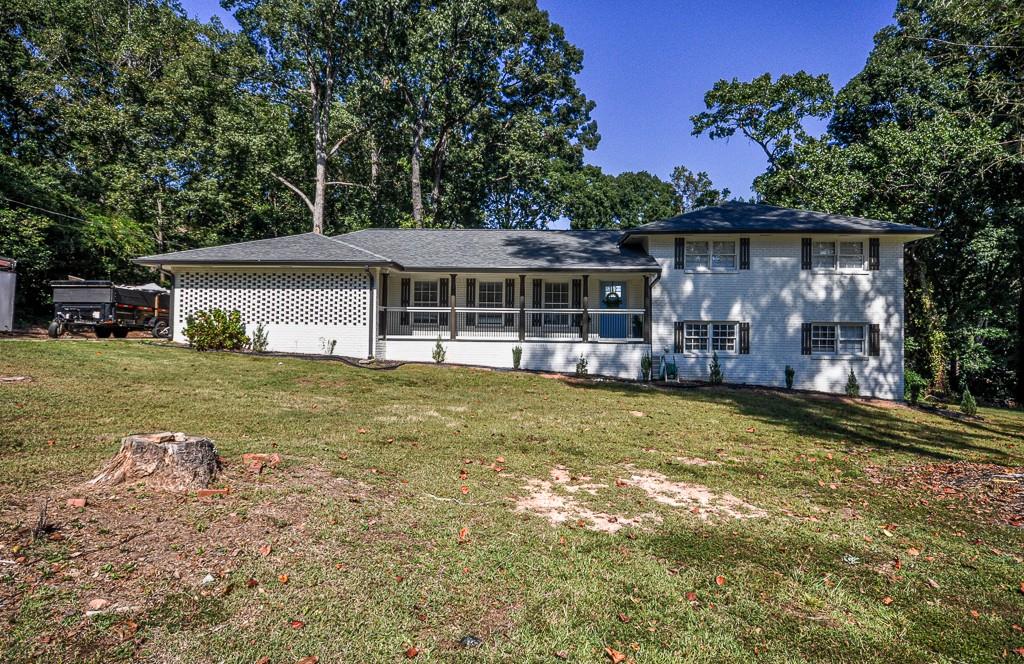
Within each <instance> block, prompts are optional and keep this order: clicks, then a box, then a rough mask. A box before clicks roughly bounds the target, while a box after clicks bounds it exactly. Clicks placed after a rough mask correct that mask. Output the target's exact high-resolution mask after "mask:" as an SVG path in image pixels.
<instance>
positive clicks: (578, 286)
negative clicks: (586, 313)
mask: <svg viewBox="0 0 1024 664" xmlns="http://www.w3.org/2000/svg"><path fill="white" fill-rule="evenodd" d="M572 308H573V309H581V308H583V282H582V281H580V280H579V279H573V280H572Z"/></svg>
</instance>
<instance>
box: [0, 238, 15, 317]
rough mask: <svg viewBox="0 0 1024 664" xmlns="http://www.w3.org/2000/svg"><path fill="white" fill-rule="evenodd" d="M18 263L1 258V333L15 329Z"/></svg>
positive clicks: (11, 259)
mask: <svg viewBox="0 0 1024 664" xmlns="http://www.w3.org/2000/svg"><path fill="white" fill-rule="evenodd" d="M17 265H18V261H16V260H14V259H13V258H4V257H3V256H0V332H10V331H11V329H12V328H13V327H14V286H15V281H17V276H18V275H17V273H16V272H15V271H14V270H15V268H16V267H17Z"/></svg>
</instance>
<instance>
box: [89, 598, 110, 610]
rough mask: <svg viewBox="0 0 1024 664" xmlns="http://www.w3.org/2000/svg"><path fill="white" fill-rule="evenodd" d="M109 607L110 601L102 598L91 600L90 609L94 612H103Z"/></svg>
mask: <svg viewBox="0 0 1024 664" xmlns="http://www.w3.org/2000/svg"><path fill="white" fill-rule="evenodd" d="M108 606H110V600H108V599H103V598H102V597H97V598H96V599H91V600H89V608H90V609H91V610H93V611H102V610H103V609H105V608H107V607H108Z"/></svg>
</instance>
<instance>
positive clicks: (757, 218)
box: [625, 203, 935, 237]
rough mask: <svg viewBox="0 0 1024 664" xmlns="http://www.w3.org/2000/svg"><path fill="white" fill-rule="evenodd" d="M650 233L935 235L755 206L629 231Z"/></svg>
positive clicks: (713, 210)
mask: <svg viewBox="0 0 1024 664" xmlns="http://www.w3.org/2000/svg"><path fill="white" fill-rule="evenodd" d="M651 233H679V234H685V233H854V234H858V233H864V234H871V235H890V234H892V235H934V234H935V231H934V230H931V229H928V228H922V227H920V226H911V225H910V224H897V223H893V222H889V221H878V220H876V219H863V218H861V217H847V216H843V215H838V214H825V213H824V212H811V211H809V210H794V209H792V208H782V207H775V206H773V205H761V204H756V203H725V204H723V205H715V206H713V207H706V208H701V209H699V210H693V211H692V212H687V213H685V214H681V215H679V216H676V217H672V218H670V219H662V220H659V221H654V222H651V223H649V224H644V225H643V226H637V227H636V228H630V229H629V230H627V231H626V232H625V235H626V236H627V237H628V236H630V235H646V234H651Z"/></svg>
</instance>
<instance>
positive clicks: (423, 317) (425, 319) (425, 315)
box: [412, 279, 441, 325]
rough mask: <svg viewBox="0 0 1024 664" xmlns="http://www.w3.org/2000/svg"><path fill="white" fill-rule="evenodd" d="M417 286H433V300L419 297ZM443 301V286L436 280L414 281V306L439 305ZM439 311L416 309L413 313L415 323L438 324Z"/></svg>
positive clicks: (413, 322)
mask: <svg viewBox="0 0 1024 664" xmlns="http://www.w3.org/2000/svg"><path fill="white" fill-rule="evenodd" d="M417 286H433V289H434V298H433V301H428V300H423V299H421V298H420V297H419V293H418V292H417V291H418V289H417ZM440 301H441V286H440V284H438V282H436V281H429V280H424V279H421V280H417V281H414V282H412V306H414V307H438V306H440V305H439V304H438V302H440ZM437 314H438V312H436V311H414V312H413V313H412V324H413V325H437V324H438V315H437Z"/></svg>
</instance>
